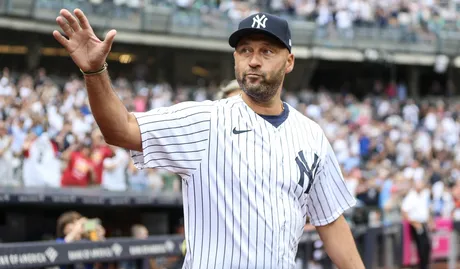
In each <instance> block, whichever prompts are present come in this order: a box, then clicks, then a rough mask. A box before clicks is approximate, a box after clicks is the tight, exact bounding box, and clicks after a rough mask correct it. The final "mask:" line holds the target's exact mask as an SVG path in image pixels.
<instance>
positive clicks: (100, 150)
mask: <svg viewBox="0 0 460 269" xmlns="http://www.w3.org/2000/svg"><path fill="white" fill-rule="evenodd" d="M91 138H92V140H93V149H92V154H91V160H92V162H93V166H94V172H95V178H94V184H95V185H101V182H102V172H103V170H104V160H105V159H106V158H109V157H112V156H113V151H112V149H111V148H110V147H109V145H107V143H105V140H104V137H103V136H102V133H101V131H100V130H99V129H96V130H94V131H93V133H92V135H91Z"/></svg>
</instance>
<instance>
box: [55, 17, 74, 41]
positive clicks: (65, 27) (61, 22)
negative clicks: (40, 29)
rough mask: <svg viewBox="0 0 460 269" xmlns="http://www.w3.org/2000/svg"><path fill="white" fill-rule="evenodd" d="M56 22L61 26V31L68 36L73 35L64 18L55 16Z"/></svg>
mask: <svg viewBox="0 0 460 269" xmlns="http://www.w3.org/2000/svg"><path fill="white" fill-rule="evenodd" d="M56 22H57V24H58V25H59V26H60V27H61V29H62V31H64V33H65V34H66V35H67V36H68V37H71V36H72V35H73V33H74V32H73V30H72V27H70V25H69V24H67V22H66V21H65V20H64V18H62V17H57V18H56Z"/></svg>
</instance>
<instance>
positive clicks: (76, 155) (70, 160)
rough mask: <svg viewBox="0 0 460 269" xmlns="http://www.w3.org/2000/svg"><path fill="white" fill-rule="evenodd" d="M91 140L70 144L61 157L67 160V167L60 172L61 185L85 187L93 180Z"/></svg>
mask: <svg viewBox="0 0 460 269" xmlns="http://www.w3.org/2000/svg"><path fill="white" fill-rule="evenodd" d="M90 156H91V142H90V141H83V142H81V143H79V144H78V145H77V146H71V147H70V148H69V149H68V150H67V151H66V152H65V153H64V154H63V155H62V158H63V159H64V160H67V167H66V168H65V169H64V173H63V174H62V180H61V185H62V186H63V187H71V186H75V187H86V186H88V185H90V184H91V183H92V182H94V179H95V169H94V165H93V162H92V161H91V158H90Z"/></svg>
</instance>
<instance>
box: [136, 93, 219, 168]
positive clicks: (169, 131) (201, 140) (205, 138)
mask: <svg viewBox="0 0 460 269" xmlns="http://www.w3.org/2000/svg"><path fill="white" fill-rule="evenodd" d="M213 107H214V106H213V102H211V101H205V102H184V103H180V104H177V105H174V106H171V107H167V108H158V109H153V110H151V111H148V112H145V113H133V114H134V116H135V117H136V119H137V122H138V124H139V128H140V132H141V139H142V149H143V151H142V152H137V151H131V157H132V158H133V161H134V165H135V166H136V167H137V168H138V169H143V168H163V169H165V170H168V171H170V172H173V173H176V174H179V175H181V176H182V177H184V176H185V177H188V176H190V175H191V174H192V173H193V171H194V170H196V168H197V167H198V166H199V163H200V162H201V160H202V158H203V156H204V153H205V152H206V151H207V149H208V145H209V132H210V121H211V112H212V108H213Z"/></svg>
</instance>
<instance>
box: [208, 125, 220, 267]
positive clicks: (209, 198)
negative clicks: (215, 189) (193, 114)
mask: <svg viewBox="0 0 460 269" xmlns="http://www.w3.org/2000/svg"><path fill="white" fill-rule="evenodd" d="M209 129H211V121H209ZM218 133H219V132H217V134H218ZM211 139H212V136H211V134H210V135H209V141H208V143H209V145H208V203H209V204H208V205H209V210H208V213H209V219H208V223H209V230H208V233H210V232H211V223H212V221H211V220H212V219H211V211H212V208H211V204H212V203H211V172H210V171H211V166H210V165H209V163H211ZM208 239H209V240H208V241H209V244H208V251H210V250H211V235H209V236H208ZM206 256H207V262H206V268H209V267H208V266H209V256H211V255H210V254H209V253H207V255H206Z"/></svg>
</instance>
